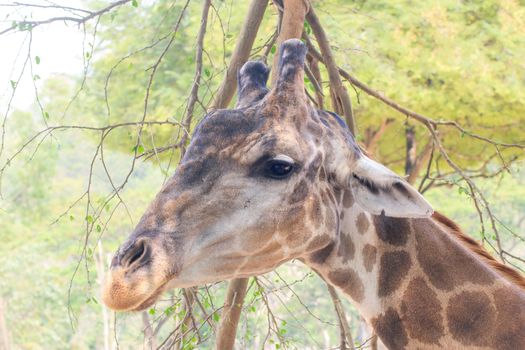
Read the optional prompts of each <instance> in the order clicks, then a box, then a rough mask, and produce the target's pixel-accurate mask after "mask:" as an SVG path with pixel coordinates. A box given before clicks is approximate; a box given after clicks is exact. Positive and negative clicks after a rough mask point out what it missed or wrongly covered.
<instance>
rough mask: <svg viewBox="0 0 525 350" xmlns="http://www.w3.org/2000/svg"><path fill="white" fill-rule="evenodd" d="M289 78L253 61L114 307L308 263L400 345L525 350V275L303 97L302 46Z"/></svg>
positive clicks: (389, 342) (118, 276)
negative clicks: (271, 78)
mask: <svg viewBox="0 0 525 350" xmlns="http://www.w3.org/2000/svg"><path fill="white" fill-rule="evenodd" d="M279 52H280V58H279V68H278V69H279V71H278V79H277V82H276V84H275V86H274V87H273V88H272V89H271V90H269V89H268V88H267V87H266V81H267V79H268V73H269V70H268V68H267V67H266V66H265V65H264V64H262V63H260V62H253V61H252V62H248V63H246V64H245V65H244V66H243V67H242V69H241V70H240V72H239V74H238V86H239V92H238V102H237V106H236V108H235V109H232V110H217V111H214V112H211V113H209V114H208V115H207V116H206V117H205V118H204V119H203V120H202V122H201V123H200V124H199V125H198V126H197V128H196V130H195V133H194V136H193V139H192V141H191V143H190V145H189V147H188V149H187V152H186V154H185V155H184V157H183V159H182V161H181V163H180V165H179V167H178V168H177V170H176V172H175V174H174V175H173V177H172V178H171V179H170V180H169V181H168V182H167V183H166V184H165V185H164V187H163V188H162V189H161V191H160V192H159V193H158V195H157V196H156V198H155V199H154V200H153V202H152V203H151V205H150V206H149V208H148V209H147V211H146V212H145V214H144V215H143V217H142V218H141V220H140V222H139V223H138V225H137V227H136V228H135V230H134V231H133V232H132V234H131V235H130V236H129V238H128V239H127V240H126V242H125V243H124V244H122V245H121V247H120V248H119V249H118V251H117V253H116V254H115V256H114V258H113V260H112V262H111V268H110V271H109V273H108V277H107V279H106V282H105V284H104V287H103V300H104V302H105V304H106V305H107V306H108V307H110V308H112V309H114V310H121V311H125V310H143V309H145V308H147V307H150V306H151V305H153V304H154V303H155V301H156V300H157V299H158V297H159V296H160V295H161V294H162V292H164V291H166V290H168V289H171V288H185V287H192V286H198V285H203V284H205V283H212V282H217V281H222V280H227V279H232V278H240V277H249V276H254V275H259V274H263V273H266V272H269V271H272V270H273V269H275V268H276V267H277V266H279V265H281V264H282V263H284V262H286V261H289V260H291V259H298V260H300V261H302V262H304V263H305V264H306V265H308V266H309V267H311V268H312V269H313V270H315V271H316V272H318V273H319V274H320V275H321V276H322V277H323V278H324V279H325V280H326V281H327V282H328V283H330V284H332V285H333V286H335V287H337V288H338V289H339V290H340V291H342V293H344V294H345V295H346V296H347V297H348V298H349V299H350V300H351V301H352V303H353V304H354V305H355V306H356V307H357V309H358V310H359V312H360V314H361V315H362V316H363V318H365V319H366V321H367V322H368V323H369V324H370V325H371V327H372V328H373V329H374V330H375V332H376V333H377V334H378V336H379V338H380V339H381V341H382V342H383V343H384V344H385V345H386V347H388V348H389V349H394V350H395V349H437V348H448V349H469V348H472V349H483V348H485V349H508V350H510V349H512V350H514V349H525V279H524V278H523V276H521V275H520V274H519V273H517V272H515V271H514V270H511V269H510V268H508V267H506V266H504V265H502V264H500V263H498V262H496V260H495V259H494V258H492V257H491V256H490V255H489V254H488V253H487V252H486V251H484V250H483V249H482V248H481V246H479V245H478V244H477V243H476V242H475V241H474V240H472V239H470V238H468V237H467V236H466V235H464V234H463V233H462V232H461V231H460V229H459V228H458V226H457V225H456V224H455V223H453V222H452V221H451V220H449V219H447V218H446V217H444V216H442V215H440V214H439V213H437V212H434V211H433V209H432V207H431V205H430V204H429V203H428V202H427V201H426V200H425V199H424V198H423V196H422V195H421V194H419V193H418V192H417V191H416V190H415V189H414V188H412V187H411V186H410V185H409V184H408V183H407V182H405V181H404V180H403V179H402V178H401V177H399V176H397V175H396V174H395V173H394V172H392V171H391V170H389V169H387V168H386V167H384V166H383V165H381V164H379V163H377V162H375V161H373V160H371V159H370V158H368V157H367V156H366V155H365V154H364V153H363V152H362V151H361V150H360V148H359V147H358V146H357V144H356V142H355V140H354V138H353V135H352V134H351V133H350V131H349V130H348V129H347V128H346V126H345V124H344V122H343V121H342V120H341V119H340V118H339V117H338V116H337V115H335V114H334V113H331V112H326V111H321V110H315V109H314V108H313V107H312V106H311V105H310V104H309V103H308V100H307V97H306V95H305V92H304V81H303V79H304V78H303V74H304V71H303V69H304V59H305V55H306V47H305V45H304V44H303V43H302V42H301V41H299V40H295V39H291V40H287V41H285V42H284V43H283V44H282V46H281V48H280V51H279Z"/></svg>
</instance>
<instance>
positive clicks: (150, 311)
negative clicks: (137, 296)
mask: <svg viewBox="0 0 525 350" xmlns="http://www.w3.org/2000/svg"><path fill="white" fill-rule="evenodd" d="M148 312H149V314H150V315H152V316H153V315H155V312H156V311H155V309H153V308H151V309H149V311H148Z"/></svg>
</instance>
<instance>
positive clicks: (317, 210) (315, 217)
mask: <svg viewBox="0 0 525 350" xmlns="http://www.w3.org/2000/svg"><path fill="white" fill-rule="evenodd" d="M309 216H310V220H311V222H313V224H314V227H315V228H319V226H320V225H321V223H322V221H323V208H322V206H321V200H320V199H319V196H317V195H316V196H314V198H313V200H312V208H311V210H310V215H309Z"/></svg>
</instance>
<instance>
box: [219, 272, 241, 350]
mask: <svg viewBox="0 0 525 350" xmlns="http://www.w3.org/2000/svg"><path fill="white" fill-rule="evenodd" d="M247 287H248V279H247V278H238V279H234V280H232V281H230V283H229V284H228V291H227V293H226V300H225V301H224V310H223V312H222V316H221V324H220V327H219V332H218V334H217V343H216V349H217V350H228V349H233V346H234V345H235V335H236V333H237V325H238V323H239V318H240V317H241V310H242V304H243V303H244V297H245V296H246V289H247Z"/></svg>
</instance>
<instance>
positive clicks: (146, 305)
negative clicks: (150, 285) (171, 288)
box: [130, 282, 168, 311]
mask: <svg viewBox="0 0 525 350" xmlns="http://www.w3.org/2000/svg"><path fill="white" fill-rule="evenodd" d="M167 283H168V282H165V283H163V284H162V285H161V286H160V287H159V288H157V289H156V290H155V291H154V292H153V293H152V294H151V295H150V296H149V297H148V298H147V299H146V300H144V301H143V302H141V303H140V304H139V305H138V306H135V307H134V308H133V309H131V310H130V311H144V310H146V309H147V308H149V307H151V306H152V305H154V304H155V303H156V302H157V300H158V298H159V297H160V295H161V294H162V293H164V291H165V290H166V288H165V286H166V284H167Z"/></svg>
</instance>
